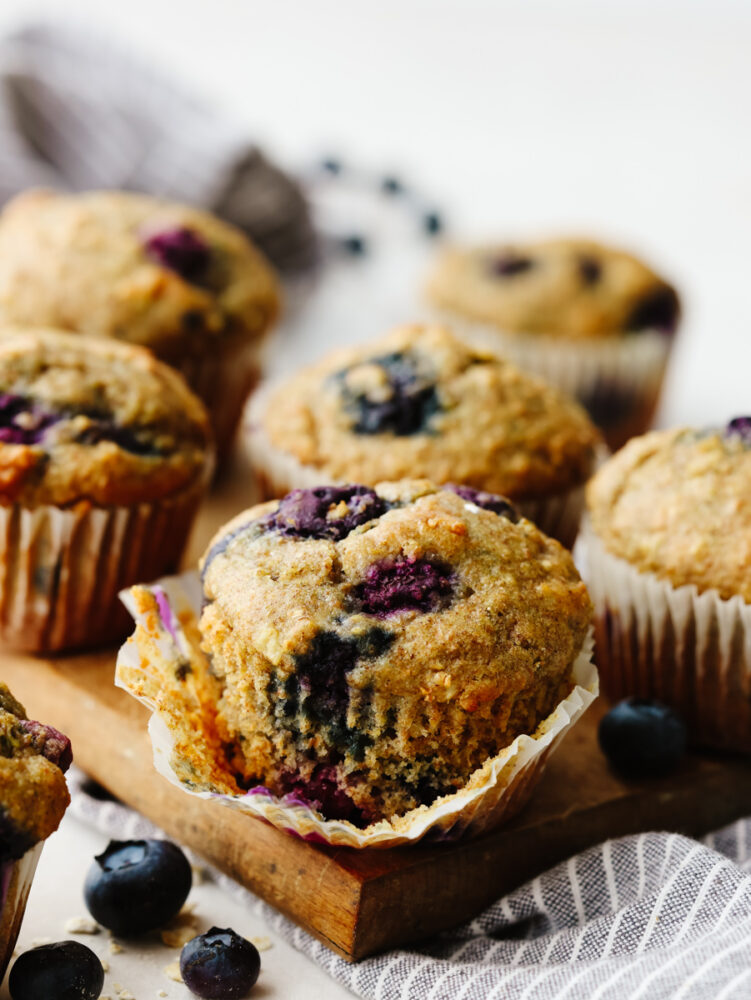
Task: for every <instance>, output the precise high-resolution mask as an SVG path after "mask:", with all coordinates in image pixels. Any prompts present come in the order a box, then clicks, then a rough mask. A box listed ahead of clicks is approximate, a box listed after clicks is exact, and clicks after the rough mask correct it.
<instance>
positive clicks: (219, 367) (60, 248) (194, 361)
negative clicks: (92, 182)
mask: <svg viewBox="0 0 751 1000" xmlns="http://www.w3.org/2000/svg"><path fill="white" fill-rule="evenodd" d="M278 309H279V293H278V287H277V282H276V279H275V277H274V274H273V272H272V271H271V268H270V267H269V266H268V264H267V263H266V261H265V259H264V258H263V257H262V255H261V254H260V253H259V252H258V251H257V250H256V249H255V247H253V246H252V245H251V244H250V242H249V241H248V239H247V238H246V237H245V235H244V234H243V233H242V232H240V230H238V229H235V228H234V227H233V226H230V225H228V224H227V223H225V222H221V221H220V220H219V219H217V218H215V217H214V216H212V215H210V214H209V213H207V212H203V211H200V210H198V209H194V208H189V207H187V206H185V205H179V204H176V203H173V202H168V201H163V200H159V199H156V198H151V197H148V196H146V195H142V194H132V193H126V192H122V191H97V192H88V193H84V194H62V193H55V192H51V191H31V192H28V193H25V194H23V195H20V196H19V197H17V198H15V199H14V200H13V201H12V202H10V204H9V205H8V206H6V208H5V209H4V211H3V213H2V215H1V216H0V323H4V324H8V325H17V326H30V327H38V326H51V327H57V328H61V329H66V330H71V331H75V332H77V333H83V334H87V335H89V336H95V337H113V338H116V339H118V340H125V341H128V342H130V343H132V344H139V345H141V346H145V347H148V348H150V349H151V350H152V351H153V352H154V353H155V354H156V355H157V357H159V358H160V359H161V360H162V361H165V362H167V363H168V364H170V365H172V366H173V367H175V368H177V369H178V370H179V371H181V372H182V374H183V375H184V376H185V378H186V379H187V381H188V383H189V384H190V385H191V387H192V388H193V389H194V391H195V392H196V393H197V394H198V395H199V396H200V397H201V398H202V399H203V401H204V403H205V404H206V406H207V408H208V410H209V413H210V415H211V418H212V423H213V427H214V431H215V437H216V440H217V443H218V447H219V449H220V451H221V452H222V453H224V452H226V451H227V450H228V448H229V445H230V444H231V440H232V436H233V433H234V430H235V427H236V424H237V421H238V418H239V416H240V412H241V409H242V405H243V402H244V400H245V397H246V396H247V394H248V392H249V391H250V389H251V387H252V386H253V385H254V384H255V382H256V381H257V378H258V372H259V360H258V358H259V348H260V345H261V342H262V340H263V338H264V335H265V334H266V332H267V330H268V329H269V327H270V326H271V324H272V323H273V321H274V318H275V317H276V314H277V312H278Z"/></svg>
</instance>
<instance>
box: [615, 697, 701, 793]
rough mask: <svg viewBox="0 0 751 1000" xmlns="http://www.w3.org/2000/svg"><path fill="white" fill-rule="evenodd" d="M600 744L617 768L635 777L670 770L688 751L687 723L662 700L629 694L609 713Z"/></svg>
mask: <svg viewBox="0 0 751 1000" xmlns="http://www.w3.org/2000/svg"><path fill="white" fill-rule="evenodd" d="M598 736H599V740H600V748H601V749H602V752H603V753H604V754H605V756H606V757H607V758H608V760H609V761H610V763H611V764H612V766H613V767H614V768H615V770H616V771H619V772H620V773H621V774H623V775H625V776H626V777H631V778H652V777H659V776H660V775H664V774H669V773H670V772H671V771H673V770H674V769H675V768H676V767H677V766H678V764H679V762H680V760H681V758H682V757H683V755H684V754H685V752H686V726H685V724H684V722H683V720H682V719H681V718H680V717H679V716H678V714H677V713H676V712H675V711H674V710H673V709H672V708H669V707H668V706H667V705H663V704H661V703H660V702H659V701H650V700H647V699H642V698H626V699H625V700H624V701H620V702H618V704H617V705H616V706H615V707H614V708H612V709H611V711H610V712H608V714H607V715H605V716H604V717H603V718H602V720H601V722H600V728H599V732H598Z"/></svg>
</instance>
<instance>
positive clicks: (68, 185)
mask: <svg viewBox="0 0 751 1000" xmlns="http://www.w3.org/2000/svg"><path fill="white" fill-rule="evenodd" d="M39 186H42V187H52V188H56V189H66V190H73V191H82V190H86V189H90V188H121V189H125V190H132V191H144V192H147V193H149V194H154V195H158V196H162V197H166V198H173V199H175V200H177V201H184V202H188V203H190V204H193V205H198V206H200V207H204V208H208V209H210V210H211V211H214V212H216V213H217V214H218V215H220V216H222V217H224V218H226V219H227V220H228V221H230V222H233V223H234V224H235V225H238V226H240V228H242V229H244V230H245V231H246V232H247V233H248V234H249V236H250V237H251V238H252V239H253V240H254V241H255V242H256V243H257V244H258V245H259V246H260V247H261V249H262V250H263V251H264V252H265V253H266V254H267V255H268V257H269V259H270V260H271V261H272V263H274V264H275V265H276V266H277V267H278V268H279V269H280V270H281V271H282V272H288V273H289V272H293V273H294V272H299V271H301V270H304V269H306V268H307V267H309V266H310V265H311V263H313V261H314V259H315V254H316V240H315V236H314V232H313V227H312V224H311V219H310V212H309V210H308V205H307V202H306V199H305V197H304V195H303V193H302V191H301V189H300V187H299V185H298V184H297V183H296V182H295V181H294V180H292V178H291V177H289V176H288V175H287V174H286V173H284V172H283V171H282V170H280V169H279V168H278V167H277V166H275V165H274V164H273V163H271V162H270V161H269V160H268V159H267V158H266V157H265V156H264V154H263V153H262V152H261V151H260V150H259V149H258V148H257V147H256V146H255V145H254V144H253V143H252V142H250V141H249V139H248V136H247V133H246V130H245V129H244V128H241V127H239V126H238V125H237V124H236V123H235V122H233V121H231V120H229V119H228V118H227V117H226V116H224V115H223V114H221V113H217V111H216V109H215V108H209V107H206V106H204V105H202V104H200V103H199V102H197V101H195V100H193V99H192V97H191V96H189V95H188V94H187V93H185V92H184V91H183V90H181V89H180V88H179V87H178V86H174V85H173V84H171V83H169V82H167V81H166V80H165V79H163V78H162V77H161V76H160V75H159V74H158V73H155V72H153V71H152V70H151V69H150V68H149V67H147V66H145V65H142V64H141V63H140V62H139V61H138V60H137V59H136V58H134V57H131V56H129V55H126V54H125V53H124V52H122V51H120V50H119V49H117V48H114V47H112V46H111V45H109V44H108V43H106V42H104V41H103V40H102V39H100V38H98V37H96V36H95V35H92V34H89V33H85V32H82V31H74V30H71V29H70V28H67V27H64V26H62V25H35V26H31V27H28V28H25V29H23V30H21V31H18V32H16V33H15V34H12V35H10V36H8V37H7V38H5V39H2V40H0V204H1V203H3V202H5V201H7V199H8V198H10V197H12V196H13V195H14V194H17V193H18V192H19V191H22V190H24V189H25V188H28V187H39Z"/></svg>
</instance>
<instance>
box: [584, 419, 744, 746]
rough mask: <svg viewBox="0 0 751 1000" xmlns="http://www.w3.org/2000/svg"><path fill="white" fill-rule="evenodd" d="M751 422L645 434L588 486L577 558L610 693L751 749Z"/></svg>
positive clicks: (694, 735)
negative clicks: (659, 704)
mask: <svg viewBox="0 0 751 1000" xmlns="http://www.w3.org/2000/svg"><path fill="white" fill-rule="evenodd" d="M750 498H751V419H750V418H748V417H741V418H736V419H735V420H732V421H731V422H730V423H729V424H728V425H727V427H725V428H724V429H701V430H697V429H693V428H677V429H672V430H665V431H652V432H651V433H649V434H646V435H644V436H642V437H639V438H635V439H634V440H633V441H630V442H629V443H628V444H627V445H626V446H625V447H624V448H623V449H621V451H619V452H618V453H617V454H616V455H614V456H613V457H612V458H611V459H610V460H609V461H608V462H607V463H605V464H604V465H603V466H602V467H601V468H600V469H599V471H598V472H597V474H596V475H595V476H594V477H593V479H592V480H591V481H590V483H589V485H588V487H587V506H588V513H587V515H586V516H585V518H584V521H583V524H582V532H581V535H580V541H579V542H578V543H577V549H576V557H577V561H578V562H579V565H580V569H581V572H582V576H583V577H584V579H585V581H586V582H587V585H588V588H589V592H590V596H591V598H592V602H593V604H594V609H595V635H596V656H597V663H598V666H599V668H600V671H601V676H602V685H603V689H604V691H605V692H606V693H607V694H608V695H610V696H611V697H615V698H620V697H625V696H636V697H642V698H657V699H659V700H661V701H663V702H665V703H667V704H669V705H671V706H673V707H674V708H675V709H677V711H678V712H679V713H680V714H681V715H682V716H683V717H684V719H685V721H686V723H687V725H688V734H689V739H690V740H691V741H692V742H693V743H695V744H697V745H700V746H707V747H716V748H719V749H730V750H739V751H744V752H751V575H750V569H751V499H750Z"/></svg>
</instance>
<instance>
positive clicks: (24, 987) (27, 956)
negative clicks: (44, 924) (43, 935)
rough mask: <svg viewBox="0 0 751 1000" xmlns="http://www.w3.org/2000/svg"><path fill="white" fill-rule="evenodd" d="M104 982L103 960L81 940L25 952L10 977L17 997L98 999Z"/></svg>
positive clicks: (28, 999) (34, 999)
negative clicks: (81, 942) (80, 942)
mask: <svg viewBox="0 0 751 1000" xmlns="http://www.w3.org/2000/svg"><path fill="white" fill-rule="evenodd" d="M103 985H104V969H103V968H102V963H101V962H100V961H99V959H98V958H97V956H96V955H95V954H94V952H93V951H92V950H91V948H87V947H86V945H85V944H79V942H78V941H59V942H57V944H44V945H40V947H38V948H32V949H31V950H30V951H25V952H24V953H23V955H21V956H20V958H19V959H17V961H16V964H15V965H14V966H13V968H12V969H11V970H10V977H9V979H8V989H9V990H10V995H11V997H12V998H13V1000H52V998H53V997H54V1000H97V997H99V995H100V994H101V992H102V986H103Z"/></svg>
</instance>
